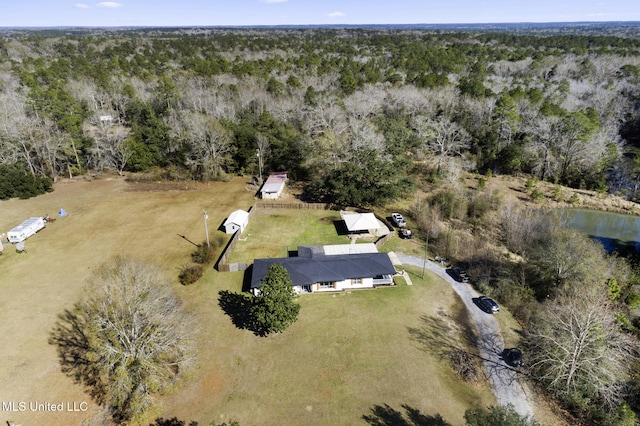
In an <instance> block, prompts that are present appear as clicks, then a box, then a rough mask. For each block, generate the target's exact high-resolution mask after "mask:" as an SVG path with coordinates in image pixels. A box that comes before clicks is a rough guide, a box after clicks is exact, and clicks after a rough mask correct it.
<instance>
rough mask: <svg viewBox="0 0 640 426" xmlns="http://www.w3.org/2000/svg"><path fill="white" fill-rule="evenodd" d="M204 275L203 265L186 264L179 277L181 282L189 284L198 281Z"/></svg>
mask: <svg viewBox="0 0 640 426" xmlns="http://www.w3.org/2000/svg"><path fill="white" fill-rule="evenodd" d="M201 277H202V265H198V264H194V265H185V266H184V267H183V268H182V270H181V271H180V275H179V276H178V279H179V280H180V284H182V285H189V284H193V283H195V282H196V281H198V280H199V279H200V278H201Z"/></svg>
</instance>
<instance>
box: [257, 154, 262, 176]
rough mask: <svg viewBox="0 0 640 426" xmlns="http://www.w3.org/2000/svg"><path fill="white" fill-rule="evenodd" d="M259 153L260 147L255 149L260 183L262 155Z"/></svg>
mask: <svg viewBox="0 0 640 426" xmlns="http://www.w3.org/2000/svg"><path fill="white" fill-rule="evenodd" d="M260 154H261V152H260V148H258V149H256V155H257V156H258V172H259V174H260V183H262V155H260Z"/></svg>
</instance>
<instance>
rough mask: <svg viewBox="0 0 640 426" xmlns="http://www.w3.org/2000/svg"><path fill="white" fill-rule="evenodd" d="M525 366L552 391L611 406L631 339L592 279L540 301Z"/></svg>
mask: <svg viewBox="0 0 640 426" xmlns="http://www.w3.org/2000/svg"><path fill="white" fill-rule="evenodd" d="M527 341H528V345H529V350H528V351H527V357H528V364H529V365H530V368H531V371H532V372H533V373H534V375H535V376H536V377H538V378H539V379H540V380H541V381H542V382H543V383H544V384H545V385H546V386H547V387H548V388H549V389H550V390H551V391H552V392H554V393H555V394H557V395H559V396H561V397H562V398H564V399H565V400H566V401H569V402H571V403H574V404H581V403H585V401H589V400H591V401H594V400H595V401H598V402H601V403H604V404H605V406H606V407H607V408H609V409H613V408H615V407H617V406H618V405H619V404H620V403H621V400H622V397H623V384H624V381H625V380H626V378H627V375H628V373H629V369H630V366H631V365H633V363H632V360H633V359H635V358H636V353H635V349H634V348H635V347H637V342H636V341H635V340H634V339H633V338H632V337H631V336H630V335H629V334H625V333H623V332H621V331H620V328H619V326H618V324H617V323H616V321H615V314H614V311H613V310H612V308H611V306H610V304H609V303H608V300H607V297H606V295H605V294H604V292H602V290H601V287H600V286H598V285H597V284H596V283H591V284H587V283H585V284H584V285H581V286H580V288H573V289H571V290H570V291H568V292H565V293H564V294H562V295H561V296H559V297H558V298H556V299H554V300H551V301H548V302H546V303H545V304H544V305H543V306H542V308H541V309H540V311H539V313H538V315H537V316H536V318H535V319H534V321H533V324H532V325H531V326H530V327H529V328H528V331H527Z"/></svg>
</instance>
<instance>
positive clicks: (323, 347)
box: [0, 178, 494, 425]
mask: <svg viewBox="0 0 640 426" xmlns="http://www.w3.org/2000/svg"><path fill="white" fill-rule="evenodd" d="M189 185H190V186H189V187H188V188H180V185H176V184H172V185H166V186H163V185H158V186H157V187H154V188H148V187H145V186H144V185H140V184H130V183H127V182H125V181H124V180H123V179H120V178H112V179H106V178H105V179H98V180H94V181H92V182H86V181H78V182H61V183H58V184H56V186H55V191H54V192H53V193H50V194H46V195H43V196H40V197H37V198H33V199H30V200H9V201H2V202H0V211H1V214H0V232H6V231H8V230H9V229H11V228H12V227H13V226H15V224H18V223H20V222H21V221H22V220H24V218H26V217H30V216H37V215H46V214H50V215H51V216H52V217H56V216H57V212H58V210H59V209H60V208H64V209H65V210H66V211H67V212H68V213H69V215H68V216H67V217H64V218H58V219H57V220H56V221H55V222H53V223H51V224H49V226H48V227H47V228H46V229H44V230H43V231H41V232H40V233H38V234H37V235H36V236H34V237H31V238H29V239H28V240H27V241H26V248H27V252H28V253H22V254H18V253H16V252H15V250H14V247H13V246H8V247H5V253H4V254H3V255H2V256H1V257H0V286H1V287H2V293H3V295H4V296H3V298H2V300H1V301H0V306H1V307H2V311H1V312H2V314H1V318H0V319H1V320H0V356H1V357H2V359H3V363H2V365H1V366H0V400H1V401H15V404H16V405H15V407H16V408H17V409H19V405H18V403H19V402H26V404H27V409H26V410H25V411H24V412H21V411H14V412H7V413H4V414H5V417H7V418H6V420H11V421H15V422H17V423H22V424H43V425H47V424H80V423H81V422H82V421H83V420H84V419H89V418H91V417H92V416H93V415H95V414H96V413H98V411H99V407H97V406H96V404H95V403H94V402H93V401H92V400H91V399H90V397H89V396H88V395H87V394H86V393H85V392H84V390H83V389H82V387H81V386H80V385H78V384H75V383H73V380H72V379H71V378H69V377H67V376H65V375H64V374H63V373H61V372H60V366H59V363H58V359H57V354H56V348H55V347H53V346H51V345H49V344H48V343H47V340H48V338H49V333H50V331H51V329H52V326H53V324H54V322H55V321H56V318H57V316H58V315H59V314H60V313H62V312H63V311H64V309H67V308H70V307H71V306H72V304H73V302H74V301H76V300H77V298H78V297H79V296H80V294H81V292H82V291H83V289H84V286H85V282H86V279H87V277H88V276H89V274H90V273H91V270H92V268H94V267H96V266H97V265H99V264H101V263H102V262H103V261H104V260H106V259H108V258H110V257H111V256H113V255H116V254H120V255H130V256H133V257H135V258H137V259H141V260H148V261H151V262H154V263H157V264H159V265H161V266H162V267H163V269H164V270H165V271H166V272H167V274H169V276H170V277H172V279H173V280H174V288H175V290H176V291H177V293H178V294H179V295H180V297H181V298H182V299H183V300H184V302H185V303H186V305H187V308H188V309H189V310H190V311H191V312H193V314H194V316H195V320H196V322H197V324H198V327H199V329H200V335H199V342H198V343H199V347H198V351H199V364H198V366H197V368H196V369H195V371H193V372H191V374H190V376H189V377H187V378H186V379H185V381H184V383H183V384H182V385H181V386H180V387H179V388H178V391H177V393H174V394H173V395H169V396H165V397H161V399H162V401H163V403H164V410H163V411H162V412H159V413H157V414H158V415H162V416H164V417H166V418H171V417H173V416H177V417H178V418H180V419H183V420H185V421H187V422H188V421H191V420H196V421H198V422H201V423H202V424H208V423H209V422H210V421H212V420H214V421H228V420H230V419H237V420H239V421H240V423H241V424H257V423H259V424H264V425H271V424H273V425H275V424H282V422H283V419H287V422H288V423H289V424H332V425H333V424H345V425H346V424H358V423H363V422H369V423H373V422H375V421H377V422H378V423H379V422H382V421H385V420H388V419H387V418H386V417H385V416H394V415H396V414H398V413H402V414H404V415H409V413H410V412H413V414H416V412H417V414H422V415H424V416H425V418H426V419H431V420H433V421H434V422H435V421H437V419H436V418H435V417H432V416H436V415H438V414H439V415H442V416H443V417H444V419H445V420H446V421H448V422H450V423H452V424H460V423H462V421H463V419H462V415H463V414H464V411H465V410H466V409H467V408H471V407H473V406H475V405H476V404H482V405H485V404H490V403H494V399H493V396H492V395H491V391H490V389H489V387H488V386H487V385H486V383H480V384H467V383H464V382H462V381H461V380H460V379H459V378H458V377H457V376H456V375H455V374H454V373H453V372H452V370H451V369H450V368H448V367H446V363H445V361H444V360H443V359H442V358H441V355H442V350H443V349H445V348H446V347H447V345H463V344H464V343H462V338H461V340H458V339H457V336H463V335H465V327H466V326H467V325H468V322H467V314H466V311H464V309H462V308H461V304H460V303H459V299H457V296H456V295H455V294H454V292H453V290H452V289H451V288H450V286H448V285H447V284H446V283H444V282H443V281H441V280H440V279H438V278H436V277H431V276H427V277H426V278H425V279H424V280H422V279H421V278H420V272H419V271H417V270H416V271H413V274H412V275H411V278H412V280H413V283H414V285H413V286H406V285H398V286H397V287H395V288H383V289H378V290H373V291H359V292H352V293H340V294H337V295H320V296H314V295H310V296H308V297H301V298H299V299H298V300H299V303H300V304H301V305H302V309H301V314H300V317H299V320H298V321H297V322H296V323H295V324H293V325H292V326H291V327H290V328H289V329H288V330H287V331H286V332H285V333H282V334H280V335H276V336H271V337H268V338H261V337H256V336H255V335H253V334H252V333H251V332H249V331H247V330H240V329H238V328H236V327H235V326H234V325H233V323H232V321H231V319H230V317H229V316H228V315H227V314H225V312H224V311H223V309H221V307H220V305H219V301H220V298H221V291H224V290H227V291H229V292H232V293H238V292H240V289H241V287H242V282H243V278H244V275H243V273H241V272H240V273H218V272H216V271H214V270H213V269H212V268H207V269H206V271H205V274H204V276H203V277H202V279H201V280H200V281H199V282H198V283H196V284H194V285H191V286H188V287H182V286H180V285H179V284H178V282H177V275H178V272H179V270H180V268H181V266H182V265H184V264H186V263H188V262H189V261H190V254H191V252H192V251H193V249H194V247H193V246H192V245H191V244H190V243H189V242H188V241H186V240H185V239H183V238H181V237H180V236H181V235H183V236H185V237H186V238H187V239H189V240H191V241H193V242H195V243H200V242H202V241H203V240H204V226H203V215H202V209H206V210H207V213H208V214H209V218H210V219H209V231H210V235H211V237H213V236H217V235H224V234H222V232H220V231H217V228H218V226H219V225H220V224H221V223H222V222H223V221H224V219H225V218H226V216H227V215H228V214H229V213H230V212H232V211H233V210H235V209H238V208H241V209H247V208H248V207H249V206H250V205H251V204H253V202H254V198H253V193H252V192H250V191H247V190H246V189H245V186H246V182H245V180H244V179H243V178H237V179H234V180H232V181H231V182H227V183H211V184H202V185H194V184H189ZM143 189H145V190H143ZM299 213H300V215H303V216H304V215H305V214H307V213H308V212H306V211H300V212H299ZM325 213H326V212H324V213H320V212H317V214H318V215H320V216H322V215H324V214H325ZM315 214H316V213H314V215H315ZM283 215H284V214H283ZM311 216H313V215H309V216H308V217H311ZM323 217H324V216H323ZM318 219H321V220H322V218H315V221H316V222H317V221H318ZM324 221H325V222H327V223H326V224H324V225H325V226H327V227H328V228H329V229H331V228H334V226H333V217H330V218H329V217H328V216H327V218H324ZM253 229H254V230H252V231H251V234H252V235H251V236H250V237H249V239H251V238H260V236H259V232H258V231H257V230H256V228H253ZM311 237H312V236H311ZM225 238H228V236H226V237H225ZM340 238H341V239H342V238H345V237H344V236H342V237H340ZM300 242H303V241H300ZM309 243H314V242H313V241H310V242H309ZM279 254H280V253H278V255H279ZM408 270H409V273H412V270H411V269H408ZM30 402H33V403H37V402H40V403H50V404H54V403H55V404H59V403H64V407H63V409H64V410H63V411H62V412H58V411H55V412H54V411H50V410H45V409H36V410H33V411H32V410H31V409H30V407H29V403H30ZM82 402H87V403H88V404H87V407H88V411H86V412H83V411H76V412H73V411H67V410H68V409H69V408H71V409H73V408H74V407H81V405H78V404H81V403H82ZM74 403H75V405H73V404H74ZM69 404H71V405H69ZM82 407H84V406H82ZM36 408H37V407H36ZM378 423H376V424H378Z"/></svg>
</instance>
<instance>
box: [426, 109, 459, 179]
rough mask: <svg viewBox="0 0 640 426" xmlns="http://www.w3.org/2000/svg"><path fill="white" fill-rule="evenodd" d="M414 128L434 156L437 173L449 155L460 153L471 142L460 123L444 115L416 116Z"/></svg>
mask: <svg viewBox="0 0 640 426" xmlns="http://www.w3.org/2000/svg"><path fill="white" fill-rule="evenodd" d="M415 128H416V131H417V132H418V136H419V137H420V138H422V139H423V140H424V141H425V149H426V150H427V151H428V152H429V153H431V154H433V155H434V156H435V157H436V159H437V172H438V173H440V171H441V169H442V166H443V164H444V163H445V162H446V161H447V159H448V158H449V157H452V156H454V155H461V154H462V152H463V151H464V150H466V149H468V148H469V144H470V143H471V136H470V135H469V133H467V131H466V130H465V129H464V128H463V127H462V126H461V125H459V124H458V123H455V122H453V121H450V120H449V119H447V118H444V117H439V118H437V119H435V120H431V119H428V118H425V117H418V118H417V119H416V120H415Z"/></svg>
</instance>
